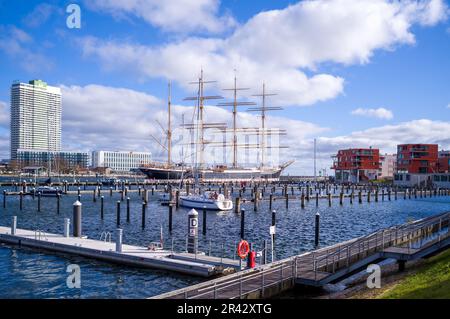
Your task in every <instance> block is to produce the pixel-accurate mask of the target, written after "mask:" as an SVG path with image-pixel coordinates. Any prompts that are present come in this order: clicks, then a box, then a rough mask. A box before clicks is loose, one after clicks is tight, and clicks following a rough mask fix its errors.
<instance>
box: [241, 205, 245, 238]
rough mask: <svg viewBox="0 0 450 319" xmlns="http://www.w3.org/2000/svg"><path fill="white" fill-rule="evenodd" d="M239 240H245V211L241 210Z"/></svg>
mask: <svg viewBox="0 0 450 319" xmlns="http://www.w3.org/2000/svg"><path fill="white" fill-rule="evenodd" d="M241 239H245V209H241Z"/></svg>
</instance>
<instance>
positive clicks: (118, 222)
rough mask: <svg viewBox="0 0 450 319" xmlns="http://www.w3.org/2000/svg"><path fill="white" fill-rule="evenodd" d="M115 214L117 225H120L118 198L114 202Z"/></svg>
mask: <svg viewBox="0 0 450 319" xmlns="http://www.w3.org/2000/svg"><path fill="white" fill-rule="evenodd" d="M116 215H117V216H116V217H117V218H116V224H117V226H120V200H118V201H117V204H116Z"/></svg>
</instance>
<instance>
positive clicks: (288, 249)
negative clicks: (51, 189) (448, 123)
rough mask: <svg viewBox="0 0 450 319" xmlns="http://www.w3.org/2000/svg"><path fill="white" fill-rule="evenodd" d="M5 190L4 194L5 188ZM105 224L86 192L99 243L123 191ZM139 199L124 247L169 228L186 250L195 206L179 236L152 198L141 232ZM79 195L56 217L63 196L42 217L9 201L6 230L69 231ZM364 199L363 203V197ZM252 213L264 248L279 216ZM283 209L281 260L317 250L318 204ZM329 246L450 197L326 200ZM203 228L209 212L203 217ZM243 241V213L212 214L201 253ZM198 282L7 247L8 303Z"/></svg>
mask: <svg viewBox="0 0 450 319" xmlns="http://www.w3.org/2000/svg"><path fill="white" fill-rule="evenodd" d="M0 191H1V189H0ZM104 196H105V219H104V220H103V221H101V220H100V201H99V200H98V201H97V202H96V203H93V202H92V194H89V195H88V194H85V195H82V202H83V233H84V234H85V235H88V236H89V237H90V238H93V239H99V238H100V235H101V234H102V232H104V231H109V232H112V233H113V240H114V230H115V229H116V208H115V207H116V206H115V205H116V202H117V200H119V199H120V195H119V194H114V195H113V196H112V197H110V196H109V194H107V193H105V194H104ZM129 196H130V198H131V222H130V223H126V221H125V218H126V203H125V202H123V203H122V214H121V217H122V218H121V219H122V228H123V229H124V242H125V243H130V244H136V245H141V246H143V245H147V244H148V243H150V242H151V241H159V239H160V229H161V226H162V229H163V238H164V243H165V247H166V248H167V249H170V247H171V246H172V245H173V246H174V248H175V250H180V251H181V250H184V247H185V238H186V237H185V236H186V232H187V212H188V210H187V209H183V208H180V209H179V210H177V211H174V214H173V232H172V234H169V232H168V208H167V207H162V206H160V205H159V204H158V203H157V202H156V199H155V198H151V199H150V203H149V206H148V209H147V214H146V226H147V227H146V228H145V230H142V228H141V205H142V202H141V200H140V199H139V196H138V194H137V193H129ZM75 200H76V196H63V197H62V199H61V214H60V215H57V214H56V199H55V198H42V209H41V212H40V213H38V212H37V199H35V200H33V199H32V198H31V197H25V198H24V209H23V211H22V212H19V209H18V208H19V201H18V198H14V197H9V198H8V199H7V208H6V210H4V209H3V208H1V207H0V225H2V226H9V225H10V221H11V217H12V216H14V215H16V216H18V227H19V228H25V229H40V230H43V231H46V232H53V233H62V232H63V220H64V218H70V217H71V214H72V207H71V206H72V203H73V202H74V201H75ZM356 201H357V200H356ZM243 208H246V210H247V213H246V237H247V239H248V240H249V241H251V242H253V243H254V244H255V246H256V248H257V249H259V248H261V246H262V245H261V244H262V242H263V240H264V239H266V240H269V239H270V237H269V226H270V224H271V213H270V212H269V209H268V205H267V204H266V203H262V204H261V205H260V207H259V210H258V212H254V211H253V204H246V205H243ZM273 208H274V209H276V210H277V236H276V248H277V249H276V256H277V258H283V257H288V256H291V255H294V254H298V253H300V252H302V251H306V250H310V249H312V248H313V244H314V215H315V214H316V212H317V208H316V207H315V202H314V201H311V202H310V203H309V204H307V207H306V209H301V208H300V203H299V201H295V202H291V203H290V207H289V210H288V211H287V210H286V209H285V206H284V201H275V202H274V205H273ZM318 211H319V212H320V213H321V245H323V246H324V245H330V244H334V243H337V242H340V241H343V240H347V239H351V238H354V237H357V236H361V235H365V234H367V233H370V232H372V231H375V230H377V229H380V228H385V227H388V226H391V225H394V224H401V223H404V222H406V221H408V220H411V219H419V218H423V217H426V216H429V215H432V214H436V213H441V212H445V211H450V198H449V197H434V198H422V199H417V200H414V199H412V200H403V199H399V200H398V201H394V200H392V201H391V202H389V201H387V198H386V200H385V201H384V202H382V201H381V199H380V201H379V202H378V203H375V202H372V203H369V204H368V203H363V204H358V203H355V204H353V205H350V204H349V203H348V199H347V200H346V201H345V204H344V206H343V207H340V206H339V204H338V203H337V201H336V200H335V201H334V202H333V205H332V207H331V208H330V207H328V204H327V201H326V200H322V201H320V205H319V208H318ZM199 217H200V225H201V223H202V214H201V213H200V216H199ZM239 238H240V216H239V215H236V214H234V213H233V212H220V213H217V212H208V214H207V235H206V236H203V235H200V242H199V244H200V248H201V249H202V250H203V251H208V250H209V249H210V247H211V251H212V253H213V254H214V255H216V256H220V255H221V254H224V256H227V257H229V258H233V255H234V246H235V243H236V242H237V241H238V240H239ZM73 263H75V264H78V265H80V267H81V280H82V283H81V285H82V287H81V289H68V288H67V287H66V278H67V273H66V267H67V265H69V264H73ZM199 280H200V279H198V278H191V277H188V276H182V275H177V274H174V273H168V272H162V271H153V270H142V269H134V268H125V267H120V266H114V265H110V264H107V263H101V262H96V261H92V260H88V259H84V258H77V257H71V256H61V255H59V256H56V255H51V254H43V253H39V252H36V251H32V250H28V249H23V248H20V249H19V248H14V247H12V248H11V247H8V246H0V298H145V297H150V296H153V295H156V294H159V293H162V292H166V291H170V290H173V289H177V288H181V287H184V286H186V285H190V284H193V283H196V282H199Z"/></svg>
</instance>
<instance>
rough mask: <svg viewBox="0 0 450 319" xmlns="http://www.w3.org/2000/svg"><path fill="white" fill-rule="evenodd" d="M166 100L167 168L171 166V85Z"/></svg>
mask: <svg viewBox="0 0 450 319" xmlns="http://www.w3.org/2000/svg"><path fill="white" fill-rule="evenodd" d="M168 89H169V90H168V91H169V92H168V99H167V113H168V118H167V166H169V167H170V165H171V164H172V122H171V106H172V98H171V94H172V84H171V82H170V81H169V84H168Z"/></svg>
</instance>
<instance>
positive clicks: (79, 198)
mask: <svg viewBox="0 0 450 319" xmlns="http://www.w3.org/2000/svg"><path fill="white" fill-rule="evenodd" d="M38 195H39V194H38ZM78 201H79V202H81V194H78Z"/></svg>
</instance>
